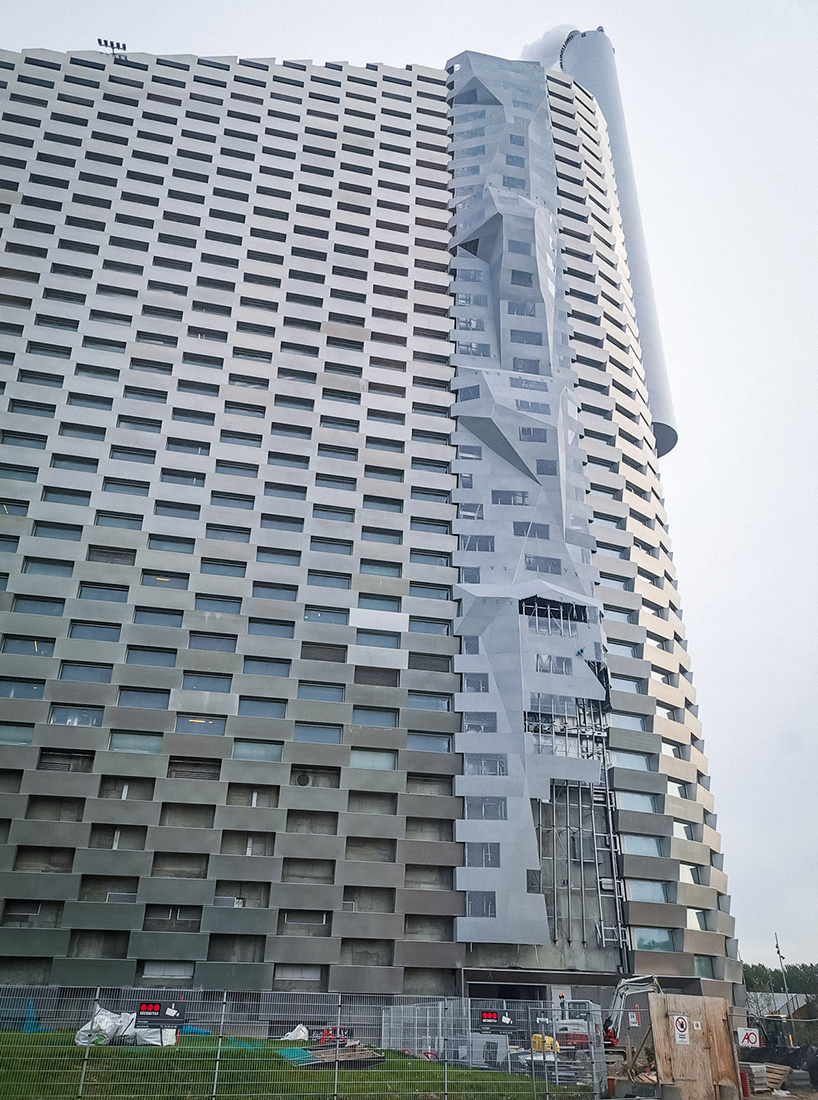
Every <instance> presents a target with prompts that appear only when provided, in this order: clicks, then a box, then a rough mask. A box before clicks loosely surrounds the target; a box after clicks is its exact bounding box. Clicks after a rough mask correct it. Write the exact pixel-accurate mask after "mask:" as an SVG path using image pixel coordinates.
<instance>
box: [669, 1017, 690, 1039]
mask: <svg viewBox="0 0 818 1100" xmlns="http://www.w3.org/2000/svg"><path fill="white" fill-rule="evenodd" d="M670 1021H671V1024H672V1025H673V1035H674V1037H675V1039H676V1042H677V1043H678V1044H680V1045H684V1046H687V1045H689V1044H690V1020H689V1019H688V1018H687V1016H671V1017H670Z"/></svg>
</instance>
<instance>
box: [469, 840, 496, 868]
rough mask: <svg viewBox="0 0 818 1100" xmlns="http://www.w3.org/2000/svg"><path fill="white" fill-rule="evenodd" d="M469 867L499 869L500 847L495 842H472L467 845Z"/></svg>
mask: <svg viewBox="0 0 818 1100" xmlns="http://www.w3.org/2000/svg"><path fill="white" fill-rule="evenodd" d="M466 866H467V867H499V866H500V845H499V844H496V843H494V842H484V841H471V842H469V843H468V844H466Z"/></svg>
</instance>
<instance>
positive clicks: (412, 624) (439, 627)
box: [409, 618, 451, 634]
mask: <svg viewBox="0 0 818 1100" xmlns="http://www.w3.org/2000/svg"><path fill="white" fill-rule="evenodd" d="M450 627H451V623H450V622H448V621H447V620H444V619H416V618H410V619H409V630H410V631H412V632H413V633H415V634H449V633H450Z"/></svg>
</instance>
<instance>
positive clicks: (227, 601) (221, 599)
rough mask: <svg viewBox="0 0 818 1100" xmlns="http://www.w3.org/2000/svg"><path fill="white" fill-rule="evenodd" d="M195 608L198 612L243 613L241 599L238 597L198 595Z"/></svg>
mask: <svg viewBox="0 0 818 1100" xmlns="http://www.w3.org/2000/svg"><path fill="white" fill-rule="evenodd" d="M194 607H195V609H196V610H197V611H215V612H219V613H223V614H232V615H238V614H239V613H240V612H241V599H240V597H238V596H204V595H199V594H198V593H197V595H196V598H195V603H194Z"/></svg>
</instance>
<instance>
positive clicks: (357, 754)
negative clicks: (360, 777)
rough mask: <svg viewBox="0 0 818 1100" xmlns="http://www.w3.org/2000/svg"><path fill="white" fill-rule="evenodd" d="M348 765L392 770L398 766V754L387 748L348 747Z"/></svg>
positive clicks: (374, 769)
mask: <svg viewBox="0 0 818 1100" xmlns="http://www.w3.org/2000/svg"><path fill="white" fill-rule="evenodd" d="M349 766H350V768H364V769H366V770H368V771H381V772H383V771H394V770H395V769H396V768H397V766H398V754H397V753H396V752H393V751H390V750H388V749H350V752H349Z"/></svg>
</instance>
